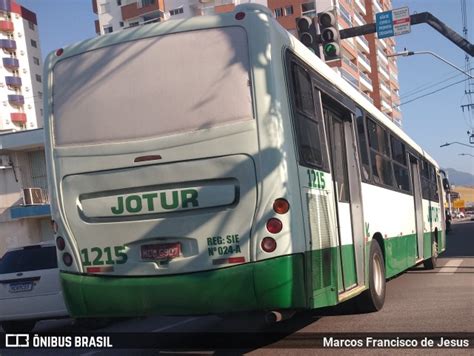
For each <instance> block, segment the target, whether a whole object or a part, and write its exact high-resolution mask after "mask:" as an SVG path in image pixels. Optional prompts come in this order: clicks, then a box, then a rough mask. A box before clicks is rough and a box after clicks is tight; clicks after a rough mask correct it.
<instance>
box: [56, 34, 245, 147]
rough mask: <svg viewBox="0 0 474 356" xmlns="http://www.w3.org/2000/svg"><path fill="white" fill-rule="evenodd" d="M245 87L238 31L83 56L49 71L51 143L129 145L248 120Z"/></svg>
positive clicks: (172, 37) (148, 41)
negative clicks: (139, 141)
mask: <svg viewBox="0 0 474 356" xmlns="http://www.w3.org/2000/svg"><path fill="white" fill-rule="evenodd" d="M250 83H251V81H250V70H249V54H248V44H247V36H246V32H245V30H244V29H242V28H240V27H226V28H216V29H207V30H200V31H191V32H182V33H175V34H169V35H163V36H155V37H150V38H145V39H140V40H134V41H128V42H123V43H120V44H115V45H112V46H108V47H104V48H100V49H97V50H92V51H88V52H84V53H81V54H79V55H77V56H73V57H70V58H66V59H64V60H62V61H60V62H58V63H57V64H56V65H55V67H54V70H53V106H52V120H53V127H54V137H55V144H56V145H59V146H61V145H71V144H88V143H101V142H110V141H123V140H133V139H140V138H144V137H156V136H165V135H169V134H174V133H179V132H187V131H194V130H199V129H207V128H210V127H214V126H218V125H223V124H227V123H231V122H235V121H240V120H250V119H252V117H253V114H252V99H251V87H250Z"/></svg>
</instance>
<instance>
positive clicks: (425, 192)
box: [421, 159, 431, 200]
mask: <svg viewBox="0 0 474 356" xmlns="http://www.w3.org/2000/svg"><path fill="white" fill-rule="evenodd" d="M421 191H422V196H423V199H426V200H429V199H431V197H430V169H429V165H428V162H427V161H425V160H424V159H422V160H421Z"/></svg>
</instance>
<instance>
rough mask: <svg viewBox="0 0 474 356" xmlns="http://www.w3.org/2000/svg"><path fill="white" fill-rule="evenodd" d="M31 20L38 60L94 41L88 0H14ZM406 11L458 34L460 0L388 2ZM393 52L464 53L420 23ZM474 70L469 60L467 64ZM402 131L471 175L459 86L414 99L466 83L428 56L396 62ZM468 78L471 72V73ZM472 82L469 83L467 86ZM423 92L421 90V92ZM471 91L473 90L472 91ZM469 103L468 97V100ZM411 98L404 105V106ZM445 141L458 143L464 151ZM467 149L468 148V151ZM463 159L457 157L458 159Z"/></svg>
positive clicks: (461, 61)
mask: <svg viewBox="0 0 474 356" xmlns="http://www.w3.org/2000/svg"><path fill="white" fill-rule="evenodd" d="M17 2H18V3H19V4H21V5H23V6H24V7H26V8H28V9H29V10H31V11H33V12H35V13H36V15H37V19H38V28H39V33H40V45H41V51H42V55H43V58H45V57H46V56H47V54H48V53H49V52H51V51H53V50H55V49H57V48H60V47H64V46H66V45H69V44H72V43H75V42H78V41H82V40H85V39H88V38H92V37H95V36H96V34H95V27H94V20H95V19H97V15H95V14H94V13H93V12H92V5H91V0H17ZM466 3H467V19H468V26H467V28H468V38H469V40H470V41H471V42H474V1H472V0H467V1H466ZM405 6H408V7H409V11H410V14H413V13H416V12H418V13H419V12H424V11H428V12H430V13H431V14H433V15H434V16H436V17H437V18H439V19H440V20H441V21H443V22H444V23H445V24H446V25H448V26H449V27H451V28H452V29H453V30H454V31H456V32H457V33H459V34H462V29H463V28H462V15H461V0H393V8H400V7H405ZM395 40H396V42H397V50H398V52H400V51H403V50H404V49H405V48H406V49H407V50H410V51H431V52H434V53H436V54H437V55H438V56H441V57H442V58H444V59H445V60H447V61H449V62H451V63H453V64H454V65H456V66H458V67H460V68H461V69H464V68H465V53H464V52H463V51H462V49H460V48H458V47H457V46H455V45H454V44H452V43H451V42H450V41H449V40H448V39H446V38H445V37H443V36H442V35H441V34H439V33H438V32H437V31H436V30H434V29H433V28H431V27H430V26H429V25H426V24H419V25H415V26H412V27H411V32H410V33H408V34H405V35H401V36H397V37H395ZM471 62H472V64H471V67H472V68H474V58H472V60H471ZM398 70H399V82H400V96H401V109H402V115H403V119H402V120H403V123H402V128H403V130H405V131H406V132H407V134H408V135H409V136H410V137H412V138H413V139H414V140H415V141H416V142H417V143H418V144H420V145H421V146H422V147H423V148H424V149H425V150H426V151H427V152H428V153H429V154H430V155H431V156H432V157H433V158H434V159H435V160H436V161H438V163H439V164H440V166H441V167H443V168H454V169H456V170H459V171H462V172H468V173H471V174H474V157H472V156H469V154H470V155H474V145H469V139H468V135H467V131H468V130H469V131H471V132H473V133H474V109H473V111H471V112H465V113H464V114H463V112H462V110H461V107H460V105H462V104H466V103H467V98H466V95H465V90H466V87H465V83H464V82H462V83H459V84H456V85H452V86H451V87H449V88H447V89H444V90H441V91H439V92H438V93H435V94H432V95H428V96H426V97H423V98H419V99H416V97H418V96H421V95H424V94H427V93H429V92H430V91H434V90H437V89H441V88H442V87H444V86H446V85H449V84H451V83H455V82H458V81H461V80H463V79H465V78H467V77H466V76H465V75H464V74H462V73H461V72H459V71H456V70H455V69H454V68H452V67H450V66H449V65H448V64H445V63H443V62H442V61H441V60H439V59H437V58H435V57H433V56H431V55H422V54H419V55H414V56H410V57H399V59H398ZM472 73H473V74H474V70H472ZM473 83H474V81H473ZM423 88H425V90H421V89H423ZM472 90H473V91H474V86H472ZM472 98H473V99H472V100H474V94H473V96H472ZM412 99H416V100H414V101H412V102H410V103H408V101H410V100H412ZM446 142H460V143H463V144H466V145H468V146H470V147H466V146H462V145H459V144H452V145H450V146H447V147H440V145H442V144H444V143H446ZM471 146H472V147H471ZM461 153H463V154H468V155H464V156H461V155H459V154H461Z"/></svg>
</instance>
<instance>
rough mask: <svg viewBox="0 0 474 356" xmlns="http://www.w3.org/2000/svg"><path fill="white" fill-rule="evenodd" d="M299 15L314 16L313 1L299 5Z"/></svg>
mask: <svg viewBox="0 0 474 356" xmlns="http://www.w3.org/2000/svg"><path fill="white" fill-rule="evenodd" d="M301 15H304V16H310V17H311V16H316V7H315V5H314V1H310V2H307V3H304V4H301Z"/></svg>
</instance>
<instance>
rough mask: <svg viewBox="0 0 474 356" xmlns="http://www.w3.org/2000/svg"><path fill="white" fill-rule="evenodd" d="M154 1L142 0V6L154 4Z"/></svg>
mask: <svg viewBox="0 0 474 356" xmlns="http://www.w3.org/2000/svg"><path fill="white" fill-rule="evenodd" d="M154 3H155V0H142V7H143V6H149V5H153V4H154Z"/></svg>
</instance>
